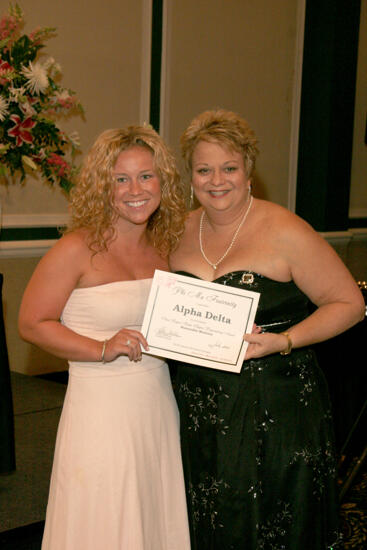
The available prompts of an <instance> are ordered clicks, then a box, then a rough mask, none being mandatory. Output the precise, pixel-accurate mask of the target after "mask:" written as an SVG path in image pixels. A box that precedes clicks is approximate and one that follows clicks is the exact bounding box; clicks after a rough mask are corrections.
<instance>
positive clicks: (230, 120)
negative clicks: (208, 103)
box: [181, 109, 259, 177]
mask: <svg viewBox="0 0 367 550" xmlns="http://www.w3.org/2000/svg"><path fill="white" fill-rule="evenodd" d="M199 141H208V142H212V143H218V144H219V145H222V146H224V147H226V148H228V149H229V150H231V151H237V152H238V153H241V154H242V155H243V160H244V164H245V169H246V173H247V176H248V177H251V174H252V173H253V170H254V168H255V162H256V157H257V155H258V153H259V150H258V148H257V143H258V142H257V139H256V136H255V133H254V132H253V130H252V129H251V128H250V126H249V124H248V123H247V122H246V120H244V119H243V118H242V117H240V116H239V115H238V114H237V113H233V112H232V111H226V110H225V109H217V110H211V111H204V112H203V113H201V114H200V115H198V116H196V117H195V118H194V119H193V120H192V121H191V122H190V124H189V126H188V127H187V129H186V130H185V132H184V133H183V134H182V136H181V152H182V156H183V158H184V160H185V164H186V169H187V170H188V172H191V170H192V155H193V152H194V150H195V147H196V146H197V144H198V143H199Z"/></svg>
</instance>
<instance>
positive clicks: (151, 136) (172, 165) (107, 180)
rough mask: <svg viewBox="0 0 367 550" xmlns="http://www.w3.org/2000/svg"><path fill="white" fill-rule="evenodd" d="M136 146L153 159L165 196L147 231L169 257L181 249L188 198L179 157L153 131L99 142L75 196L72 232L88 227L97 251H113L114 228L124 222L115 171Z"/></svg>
mask: <svg viewBox="0 0 367 550" xmlns="http://www.w3.org/2000/svg"><path fill="white" fill-rule="evenodd" d="M134 146H139V147H146V148H147V149H149V151H151V153H152V154H153V163H154V169H155V170H156V172H157V174H158V177H159V180H160V184H161V193H162V197H161V203H160V206H159V208H158V209H157V210H156V211H155V212H154V213H153V214H152V215H151V217H150V219H149V221H148V225H147V232H148V234H149V237H150V238H151V242H152V244H153V245H154V246H155V247H156V248H157V250H158V251H159V252H160V253H161V254H162V256H164V257H166V256H167V255H168V254H169V253H170V252H171V251H172V250H174V249H175V248H176V246H177V244H178V241H179V238H180V236H181V234H182V232H183V225H184V211H185V204H184V194H183V189H182V184H181V180H180V177H179V174H178V172H177V168H176V162H175V159H174V157H173V155H172V154H171V152H170V151H169V149H168V148H167V146H166V145H165V143H164V142H163V140H162V138H161V137H160V136H159V135H158V134H157V132H155V130H153V128H151V127H149V126H128V127H126V128H122V129H112V130H106V131H104V132H103V133H102V134H101V135H100V136H99V137H98V138H97V140H96V142H95V143H94V145H93V146H92V148H91V149H90V151H89V153H88V155H87V156H86V158H85V161H84V163H83V167H82V170H81V173H80V177H79V179H78V182H77V184H76V185H75V187H74V188H73V189H72V190H71V193H70V198H71V223H70V225H69V227H68V229H67V231H74V230H76V229H81V228H85V229H87V230H88V233H89V243H88V245H89V247H90V249H91V250H93V251H94V252H100V251H102V250H106V249H107V246H108V243H109V242H110V241H111V240H113V238H114V236H115V230H114V223H115V221H116V220H117V217H118V214H117V213H116V212H115V210H114V208H113V195H114V188H115V181H114V178H113V169H114V166H115V164H116V161H117V158H118V156H119V154H120V153H121V152H122V151H126V150H127V149H129V148H130V147H134Z"/></svg>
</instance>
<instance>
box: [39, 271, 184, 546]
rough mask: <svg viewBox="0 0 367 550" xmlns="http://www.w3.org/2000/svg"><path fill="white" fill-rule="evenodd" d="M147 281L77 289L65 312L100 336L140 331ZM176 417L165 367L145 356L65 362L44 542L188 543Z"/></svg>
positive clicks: (67, 319) (79, 327) (66, 318)
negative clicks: (64, 385) (63, 394)
mask: <svg viewBox="0 0 367 550" xmlns="http://www.w3.org/2000/svg"><path fill="white" fill-rule="evenodd" d="M150 285H151V279H145V280H140V281H120V282H114V283H108V284H104V285H101V286H96V287H91V288H80V289H75V290H74V291H73V292H72V294H71V296H70V298H69V300H68V302H67V304H66V306H65V308H64V311H63V314H62V322H63V323H64V324H65V325H66V326H67V327H69V328H70V329H72V330H73V331H75V332H77V333H79V334H83V335H85V336H89V337H91V338H94V339H97V340H104V339H106V338H110V337H111V336H112V335H113V334H115V333H116V332H117V331H118V330H120V329H121V328H123V327H129V328H134V329H137V330H139V329H140V327H141V324H142V319H143V315H144V310H145V306H146V302H147V298H148V294H149V290H150ZM189 548H190V542H189V531H188V522H187V512H186V499H185V493H184V481H183V473H182V465H181V452H180V442H179V418H178V411H177V407H176V402H175V399H174V396H173V392H172V387H171V382H170V377H169V372H168V367H167V365H166V363H165V362H164V361H163V360H162V359H160V358H157V357H152V356H149V355H143V359H142V361H141V362H139V363H133V362H130V361H129V359H128V358H127V357H126V356H122V357H119V358H118V359H116V360H115V361H113V362H111V363H107V364H102V363H93V362H89V363H80V362H70V370H69V384H68V389H67V392H66V397H65V403H64V407H63V411H62V415H61V419H60V424H59V429H58V434H57V441H56V449H55V457H54V464H53V469H52V477H51V486H50V495H49V502H48V506H47V515H46V524H45V532H44V537H43V543H42V550H188V549H189Z"/></svg>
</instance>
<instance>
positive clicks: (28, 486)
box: [0, 373, 367, 550]
mask: <svg viewBox="0 0 367 550" xmlns="http://www.w3.org/2000/svg"><path fill="white" fill-rule="evenodd" d="M50 378H51V379H50ZM60 382H61V383H60ZM66 382H67V374H66V373H57V374H55V375H54V376H51V377H50V376H47V377H29V376H25V375H22V374H18V373H12V389H13V401H14V413H15V441H16V458H17V469H16V472H14V473H13V474H11V475H10V476H0V549H1V550H40V548H41V540H42V533H43V527H44V517H45V511H46V504H47V497H48V487H49V479H50V473H51V467H52V459H53V451H54V444H55V437H56V430H57V424H58V421H59V416H60V413H61V407H62V403H63V399H64V395H65V389H66ZM351 466H353V464H352V463H351ZM340 510H341V522H342V527H343V532H344V548H345V550H367V460H365V461H364V463H363V465H362V467H361V468H360V470H359V472H358V474H357V475H356V477H355V479H354V480H353V483H352V485H351V487H350V488H349V489H348V491H347V492H346V493H345V495H344V497H343V500H342V503H341V509H340ZM81 550H82V549H81ZM83 550H84V549H83ZM223 550H225V549H223ZM305 550H311V549H308V548H307V549H305Z"/></svg>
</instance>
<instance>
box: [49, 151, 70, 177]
mask: <svg viewBox="0 0 367 550" xmlns="http://www.w3.org/2000/svg"><path fill="white" fill-rule="evenodd" d="M47 162H48V164H50V165H51V166H52V167H54V169H55V171H56V172H57V175H58V176H59V177H60V178H62V177H63V176H65V173H66V172H67V171H68V170H69V169H70V166H69V164H68V163H67V162H66V161H65V160H64V159H63V158H62V157H60V155H57V154H56V153H51V155H50V156H49V157H48V159H47Z"/></svg>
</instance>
